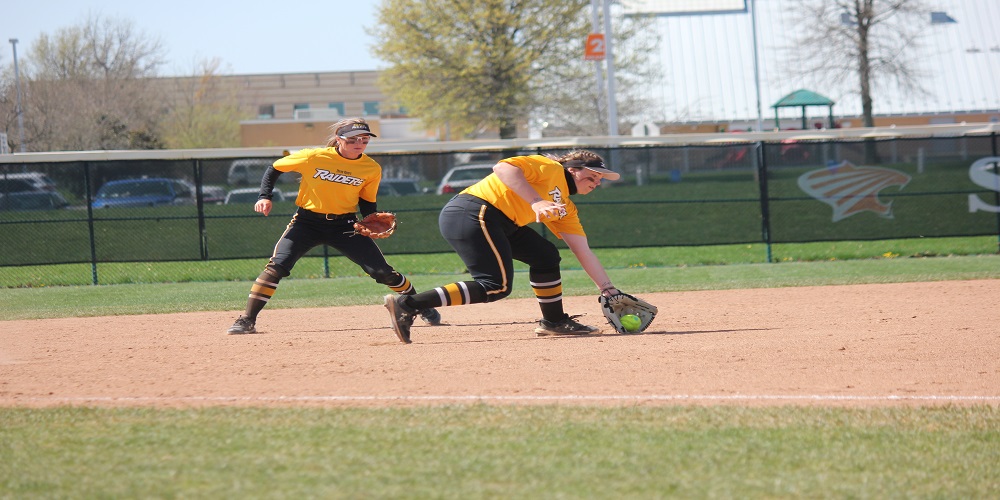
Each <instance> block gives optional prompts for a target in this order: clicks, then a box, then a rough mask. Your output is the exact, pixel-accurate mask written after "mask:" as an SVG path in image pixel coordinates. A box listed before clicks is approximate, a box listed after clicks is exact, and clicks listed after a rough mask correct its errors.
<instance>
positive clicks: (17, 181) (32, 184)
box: [0, 172, 56, 193]
mask: <svg viewBox="0 0 1000 500" xmlns="http://www.w3.org/2000/svg"><path fill="white" fill-rule="evenodd" d="M30 191H36V192H37V191H47V192H53V193H54V192H55V191H56V183H55V182H52V179H50V178H49V176H48V175H45V174H43V173H41V172H17V173H10V174H0V193H23V192H30Z"/></svg>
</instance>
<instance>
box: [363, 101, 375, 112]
mask: <svg viewBox="0 0 1000 500" xmlns="http://www.w3.org/2000/svg"><path fill="white" fill-rule="evenodd" d="M364 114H365V116H371V115H376V116H377V115H378V101H365V111H364Z"/></svg>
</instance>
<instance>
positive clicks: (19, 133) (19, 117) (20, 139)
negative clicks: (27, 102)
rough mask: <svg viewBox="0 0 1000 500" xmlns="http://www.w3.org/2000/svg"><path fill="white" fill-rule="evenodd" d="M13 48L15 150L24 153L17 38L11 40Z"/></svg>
mask: <svg viewBox="0 0 1000 500" xmlns="http://www.w3.org/2000/svg"><path fill="white" fill-rule="evenodd" d="M9 41H10V44H11V46H12V47H14V85H15V86H16V87H17V148H18V150H20V152H22V153H23V152H24V116H23V114H24V113H23V111H22V109H21V72H20V71H18V69H17V38H11V39H10V40H9Z"/></svg>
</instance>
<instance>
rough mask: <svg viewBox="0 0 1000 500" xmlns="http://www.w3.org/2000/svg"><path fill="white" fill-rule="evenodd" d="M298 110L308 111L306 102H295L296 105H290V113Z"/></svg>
mask: <svg viewBox="0 0 1000 500" xmlns="http://www.w3.org/2000/svg"><path fill="white" fill-rule="evenodd" d="M299 109H309V103H308V102H297V103H295V104H293V105H292V111H295V110H299Z"/></svg>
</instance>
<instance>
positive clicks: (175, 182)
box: [91, 178, 197, 208]
mask: <svg viewBox="0 0 1000 500" xmlns="http://www.w3.org/2000/svg"><path fill="white" fill-rule="evenodd" d="M196 193H197V191H195V187H194V185H193V184H191V183H189V182H187V181H182V180H180V179H165V178H147V179H125V180H118V181H109V182H107V183H105V184H104V185H103V186H101V189H98V190H97V194H96V195H95V196H94V201H93V203H91V206H92V207H94V208H110V207H154V206H158V205H193V204H194V203H195V196H196Z"/></svg>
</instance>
